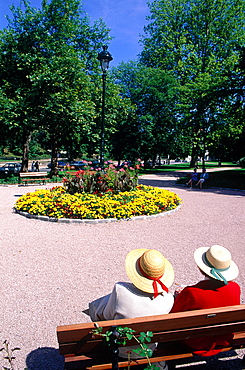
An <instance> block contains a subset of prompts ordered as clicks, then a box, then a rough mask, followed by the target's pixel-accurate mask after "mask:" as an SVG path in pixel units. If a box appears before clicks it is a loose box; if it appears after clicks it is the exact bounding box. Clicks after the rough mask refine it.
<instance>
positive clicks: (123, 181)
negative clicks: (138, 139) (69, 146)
mask: <svg viewBox="0 0 245 370" xmlns="http://www.w3.org/2000/svg"><path fill="white" fill-rule="evenodd" d="M139 161H140V160H139ZM139 169H140V162H139V163H137V164H136V165H135V166H127V165H126V164H125V165H124V166H123V167H122V168H119V169H118V168H117V167H115V166H114V165H113V164H109V165H108V167H106V168H105V170H104V171H101V170H98V171H94V170H89V169H84V170H79V171H77V172H76V173H75V174H70V173H68V172H67V174H66V177H64V178H63V185H64V187H65V189H66V190H67V192H68V193H69V194H75V193H83V192H85V193H93V194H103V193H106V192H113V193H118V192H121V191H123V192H124V191H131V190H133V189H135V188H136V186H137V185H138V174H139Z"/></svg>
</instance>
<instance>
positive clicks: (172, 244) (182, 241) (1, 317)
mask: <svg viewBox="0 0 245 370" xmlns="http://www.w3.org/2000/svg"><path fill="white" fill-rule="evenodd" d="M178 175H180V174H178V173H177V174H176V173H175V174H173V173H165V174H164V173H162V174H160V175H145V176H143V177H141V179H140V183H143V184H146V185H153V186H158V187H165V188H166V189H169V190H171V191H174V192H176V193H177V194H178V195H179V196H180V197H181V198H182V200H183V205H182V207H181V208H180V210H179V211H177V212H174V213H171V214H170V215H166V216H165V217H160V218H149V219H146V220H137V221H119V222H113V223H103V224H94V225H91V224H73V223H71V224H60V223H53V222H44V221H41V220H36V219H28V218H25V217H23V216H21V215H19V214H16V213H14V212H13V205H14V203H15V201H16V200H17V199H18V197H19V196H21V195H22V194H25V193H26V192H29V191H34V190H35V189H38V188H40V187H41V188H43V187H44V186H38V185H30V186H15V185H12V186H0V240H1V248H0V263H1V270H0V271H1V272H0V273H1V288H0V289H1V309H0V324H1V327H0V330H1V335H0V340H1V343H2V342H3V341H4V340H5V339H7V340H9V341H10V343H11V346H13V347H15V346H18V347H20V348H21V350H20V351H19V353H17V359H18V361H17V364H18V366H19V369H20V370H23V368H24V366H26V363H27V365H28V369H29V370H42V369H45V370H48V369H50V370H55V369H57V370H61V369H62V360H61V358H60V357H59V355H58V351H57V348H58V344H57V339H56V326H57V325H63V324H64V325H65V324H75V323H79V322H87V321H88V320H89V317H88V316H87V315H86V314H85V313H83V310H85V309H87V308H88V302H89V301H91V300H94V299H96V298H98V297H100V296H101V295H104V294H107V293H109V292H110V291H111V289H112V287H113V285H114V283H115V282H117V281H125V280H126V281H127V280H128V279H127V276H126V273H125V269H124V261H125V257H126V255H127V253H128V252H129V251H130V250H131V249H134V248H155V249H158V250H160V251H161V252H162V253H163V254H164V256H166V257H167V258H168V259H169V260H170V261H171V263H172V264H173V266H174V269H175V284H174V285H173V287H172V289H173V290H174V288H175V287H176V284H193V283H195V282H197V281H198V280H199V279H200V278H201V276H200V273H199V272H198V269H197V268H196V266H195V263H194V260H193V252H194V250H195V249H196V248H198V247H200V246H211V245H212V244H221V245H223V246H225V247H227V248H228V249H229V250H230V251H231V253H232V256H233V259H234V260H235V261H236V262H237V264H238V265H239V267H240V275H239V277H238V279H237V282H238V283H239V284H240V286H241V288H242V300H243V303H244V299H245V295H244V294H245V293H244V292H245V287H244V284H245V279H244V271H245V259H244V250H243V248H244V244H245V240H244V239H245V237H244V235H245V234H244V225H245V212H244V209H245V192H244V191H235V190H227V189H205V190H199V189H193V190H191V189H188V188H185V187H183V186H177V185H175V180H176V177H177V176H178ZM49 186H50V185H49ZM46 187H48V186H46ZM240 356H241V354H240ZM212 361H213V362H212V363H210V362H208V364H204V365H200V364H199V365H198V369H202V368H203V369H213V368H215V369H227V368H230V369H233V368H234V369H243V368H245V366H244V367H242V364H241V361H240V359H239V357H237V356H236V357H235V358H234V359H232V360H229V361H223V362H222V361H220V360H219V362H221V365H220V366H221V367H219V366H217V361H215V360H212ZM0 364H1V360H0ZM227 364H228V365H227ZM231 364H232V365H231ZM213 366H214V367H213ZM227 366H230V367H227ZM192 368H193V369H195V368H196V367H195V366H193V367H192Z"/></svg>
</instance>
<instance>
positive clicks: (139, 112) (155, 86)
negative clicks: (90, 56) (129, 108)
mask: <svg viewBox="0 0 245 370" xmlns="http://www.w3.org/2000/svg"><path fill="white" fill-rule="evenodd" d="M113 75H114V77H115V79H116V81H117V83H119V84H120V86H121V88H122V95H123V97H127V98H130V99H131V101H132V103H133V104H134V105H135V106H136V112H135V113H136V117H137V121H136V120H135V118H134V119H132V121H131V122H124V125H123V126H124V127H121V128H120V132H121V130H123V132H124V135H126V137H125V136H123V137H122V136H121V140H120V139H119V141H118V144H119V145H120V143H121V141H122V140H124V142H126V143H127V144H129V145H130V146H131V147H132V148H134V152H135V154H137V155H136V157H142V158H144V159H145V160H147V159H149V158H152V159H153V161H154V162H155V161H156V157H157V155H159V156H161V155H165V156H166V155H167V154H170V153H171V147H172V146H173V138H174V135H173V133H174V134H175V138H176V136H177V135H178V125H177V117H176V115H175V114H174V113H173V112H174V110H175V109H174V107H175V102H176V99H177V96H176V82H175V79H174V78H173V77H171V76H170V75H169V74H167V73H166V72H164V71H162V70H161V69H158V68H151V67H146V66H144V65H141V64H139V63H137V62H129V63H121V64H120V65H119V66H118V67H117V68H114V70H113ZM131 123H132V124H131ZM127 144H126V145H127ZM130 152H131V151H129V152H128V155H132V154H131V153H130ZM124 154H126V153H124Z"/></svg>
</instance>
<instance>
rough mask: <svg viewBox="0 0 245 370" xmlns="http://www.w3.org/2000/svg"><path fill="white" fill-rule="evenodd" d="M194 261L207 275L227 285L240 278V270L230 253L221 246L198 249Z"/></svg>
mask: <svg viewBox="0 0 245 370" xmlns="http://www.w3.org/2000/svg"><path fill="white" fill-rule="evenodd" d="M194 259H195V262H196V264H197V266H198V267H199V268H200V269H201V270H202V271H203V272H204V273H205V274H206V275H208V276H210V277H211V278H213V279H216V280H221V281H223V282H224V283H225V284H227V282H228V281H230V280H234V279H235V278H236V277H237V276H238V273H239V270H238V267H237V265H236V264H235V262H234V261H232V259H231V254H230V252H229V251H228V249H226V248H224V247H222V246H220V245H212V247H210V248H206V247H201V248H198V249H197V250H196V251H195V252H194Z"/></svg>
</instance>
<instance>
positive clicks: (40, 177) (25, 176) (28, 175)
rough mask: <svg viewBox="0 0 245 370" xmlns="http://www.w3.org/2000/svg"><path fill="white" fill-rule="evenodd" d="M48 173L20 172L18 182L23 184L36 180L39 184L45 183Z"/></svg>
mask: <svg viewBox="0 0 245 370" xmlns="http://www.w3.org/2000/svg"><path fill="white" fill-rule="evenodd" d="M47 176H48V173H47V172H20V173H19V179H20V183H22V182H23V183H24V184H25V185H26V184H27V183H29V182H35V181H38V182H39V183H40V184H45V182H46V180H47Z"/></svg>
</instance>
